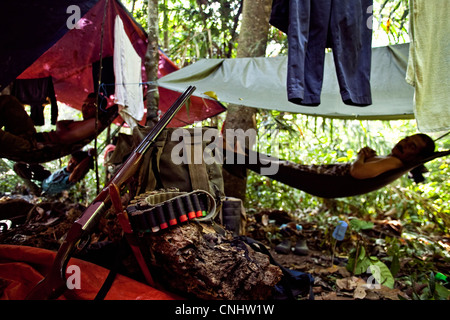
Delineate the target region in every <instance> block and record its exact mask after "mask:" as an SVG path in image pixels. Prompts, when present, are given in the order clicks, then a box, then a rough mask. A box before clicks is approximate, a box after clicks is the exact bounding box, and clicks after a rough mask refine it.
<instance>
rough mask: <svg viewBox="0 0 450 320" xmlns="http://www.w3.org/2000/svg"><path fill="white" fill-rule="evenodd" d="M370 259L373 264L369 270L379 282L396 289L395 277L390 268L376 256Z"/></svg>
mask: <svg viewBox="0 0 450 320" xmlns="http://www.w3.org/2000/svg"><path fill="white" fill-rule="evenodd" d="M370 261H371V263H372V264H371V265H370V266H369V267H368V272H370V273H372V276H373V277H374V278H375V280H377V282H378V283H379V284H382V285H384V286H386V287H388V288H390V289H394V284H395V279H394V277H393V276H392V273H391V271H390V270H389V268H388V267H387V266H386V265H385V264H384V263H383V262H381V261H380V260H378V258H376V257H371V259H370Z"/></svg>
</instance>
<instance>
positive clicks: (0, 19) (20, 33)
mask: <svg viewBox="0 0 450 320" xmlns="http://www.w3.org/2000/svg"><path fill="white" fill-rule="evenodd" d="M116 15H119V16H120V18H121V20H122V21H123V24H124V29H125V31H126V33H127V35H128V37H129V39H130V41H131V43H132V44H133V47H134V49H135V51H136V52H137V53H138V55H139V56H140V57H141V59H142V62H143V63H144V60H145V54H146V50H147V42H148V40H147V35H146V33H145V31H144V30H143V28H142V27H141V26H140V25H139V24H138V23H137V22H136V21H135V20H134V19H133V18H132V16H131V14H130V13H129V12H128V11H127V10H126V8H125V7H124V6H123V5H122V4H121V3H120V1H119V0H109V1H106V0H70V1H69V0H58V1H52V0H43V1H33V0H23V1H3V2H2V3H1V4H0V26H1V28H2V29H1V30H3V31H2V33H1V35H0V43H1V48H2V49H1V50H0V69H1V70H2V72H1V74H0V91H1V90H3V89H4V88H5V87H6V86H8V85H9V84H10V83H12V82H13V81H14V80H15V79H36V78H45V77H51V78H52V80H53V85H54V89H55V95H56V99H57V100H58V101H59V102H62V103H64V104H67V105H69V106H70V107H73V108H76V109H81V105H82V103H83V100H84V99H85V97H86V95H87V93H89V92H92V91H94V90H95V89H96V88H95V85H96V84H98V81H96V80H98V72H97V74H96V72H95V67H96V66H97V67H98V66H99V61H100V58H102V66H103V71H104V72H105V67H106V66H107V63H108V61H111V60H112V59H111V57H112V56H113V53H114V20H115V17H116ZM75 22H76V24H75ZM103 22H104V23H103ZM100 53H101V55H100ZM108 58H109V60H108ZM93 68H94V69H93ZM177 69H178V67H177V66H176V65H174V64H173V63H172V62H171V61H170V59H169V58H168V57H167V56H166V55H164V53H163V52H162V51H160V60H159V76H160V77H161V76H164V75H167V74H169V73H171V72H173V71H175V70H177ZM96 77H97V79H96ZM142 81H143V83H145V82H146V81H147V77H146V74H145V69H144V66H142ZM112 82H113V80H111V77H107V76H103V74H102V83H103V85H102V87H106V88H110V87H111V86H113V85H114V83H112ZM136 85H143V84H136ZM186 87H187V86H186ZM186 87H185V88H186ZM185 88H181V89H180V90H178V89H176V90H170V89H165V88H159V94H160V102H159V110H161V111H162V112H165V111H166V110H167V109H168V108H169V107H170V105H171V104H172V103H173V102H174V101H175V99H176V98H177V97H178V96H179V94H180V92H183V91H184V90H185ZM143 92H144V90H143ZM198 93H199V91H197V92H194V95H195V94H198ZM224 110H225V108H224V106H223V105H221V104H220V103H219V102H217V101H215V100H213V99H211V98H208V97H196V96H193V97H192V98H191V104H190V106H189V110H188V111H187V110H186V108H183V109H182V110H181V111H180V112H179V113H178V114H177V117H176V118H175V119H174V120H173V121H172V122H171V124H170V125H169V126H172V127H179V126H184V125H186V124H191V123H194V122H195V121H200V120H203V119H206V118H208V117H212V116H215V115H217V114H219V113H221V112H223V111H224ZM144 119H145V116H144Z"/></svg>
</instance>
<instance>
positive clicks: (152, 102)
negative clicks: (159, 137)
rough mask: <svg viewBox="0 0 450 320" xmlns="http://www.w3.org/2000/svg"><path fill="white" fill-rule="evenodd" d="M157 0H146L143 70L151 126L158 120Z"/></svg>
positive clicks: (148, 124)
mask: <svg viewBox="0 0 450 320" xmlns="http://www.w3.org/2000/svg"><path fill="white" fill-rule="evenodd" d="M158 21H159V20H158V0H149V1H148V45H147V52H146V54H145V71H146V74H147V81H149V82H150V84H149V85H148V86H147V92H146V93H145V98H146V101H147V102H146V106H147V120H146V125H147V126H149V127H153V126H154V125H155V124H156V122H157V120H158V104H159V92H158V86H157V85H156V81H157V80H158V63H159V51H158V33H159V27H158Z"/></svg>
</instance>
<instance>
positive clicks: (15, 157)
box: [0, 105, 119, 163]
mask: <svg viewBox="0 0 450 320" xmlns="http://www.w3.org/2000/svg"><path fill="white" fill-rule="evenodd" d="M118 115H119V113H118V108H117V106H116V105H114V106H112V107H110V108H108V109H107V111H106V112H105V113H103V114H101V115H99V121H98V127H97V131H96V132H94V133H92V134H91V135H90V136H88V137H86V138H84V139H81V140H79V141H75V142H73V143H70V144H46V145H44V147H43V148H42V149H37V150H32V151H29V152H20V153H14V154H11V153H7V154H5V153H4V152H2V151H1V150H0V157H2V158H7V159H9V160H12V161H16V162H26V163H44V162H48V161H53V160H56V159H59V158H62V157H64V156H67V155H69V154H72V153H74V152H75V151H78V150H81V149H82V148H83V147H84V146H85V145H87V144H88V143H90V142H91V141H92V140H94V138H95V137H96V136H97V135H99V134H100V133H101V132H102V131H103V130H105V129H106V128H107V127H108V126H109V125H110V124H111V123H112V122H113V121H114V119H116V118H117V116H118ZM38 134H39V133H38Z"/></svg>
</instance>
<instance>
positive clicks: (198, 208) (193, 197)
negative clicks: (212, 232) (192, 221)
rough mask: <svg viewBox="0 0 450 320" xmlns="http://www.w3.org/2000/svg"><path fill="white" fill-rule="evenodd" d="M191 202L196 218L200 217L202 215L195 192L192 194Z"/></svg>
mask: <svg viewBox="0 0 450 320" xmlns="http://www.w3.org/2000/svg"><path fill="white" fill-rule="evenodd" d="M192 204H193V205H194V211H195V216H196V217H197V218H199V217H201V216H202V215H203V214H202V208H201V207H200V201H199V199H198V196H197V195H196V194H195V193H193V194H192Z"/></svg>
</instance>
